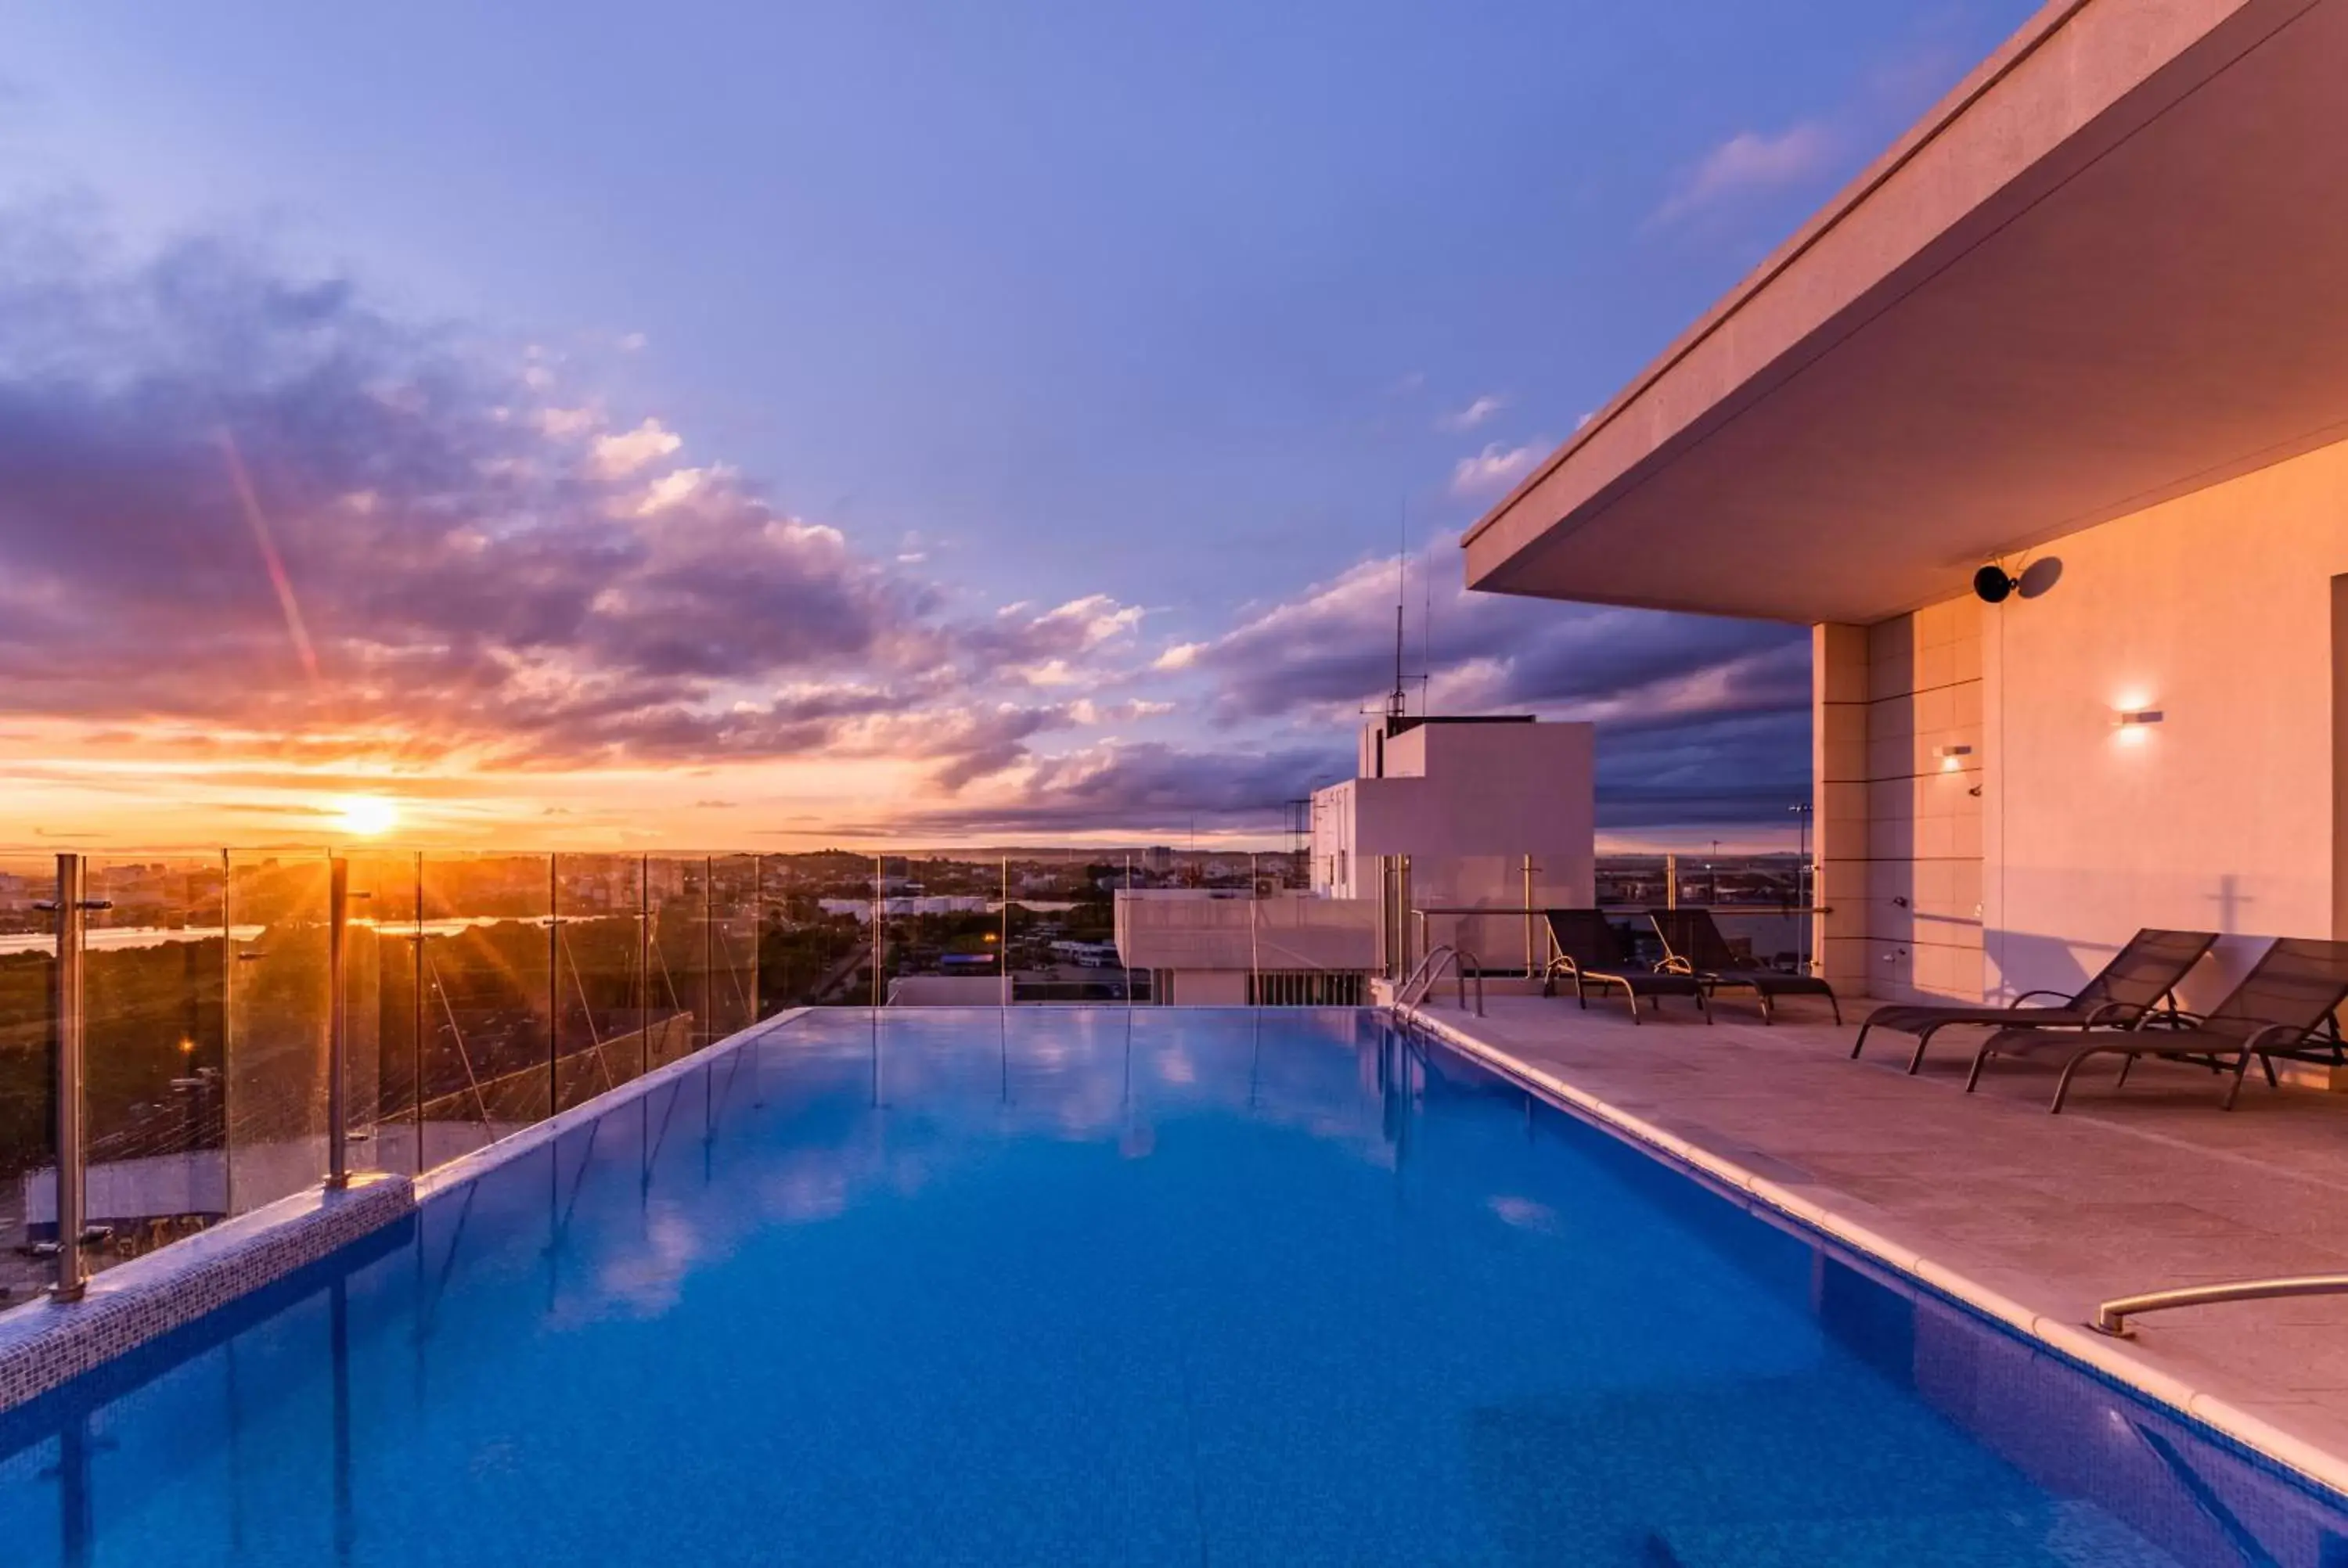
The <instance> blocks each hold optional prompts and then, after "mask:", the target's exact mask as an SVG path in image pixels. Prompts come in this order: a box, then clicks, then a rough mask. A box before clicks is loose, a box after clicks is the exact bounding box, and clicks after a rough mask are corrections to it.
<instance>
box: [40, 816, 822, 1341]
mask: <svg viewBox="0 0 2348 1568" xmlns="http://www.w3.org/2000/svg"><path fill="white" fill-rule="evenodd" d="M66 858H67V857H59V856H40V857H36V856H23V855H17V856H0V1305H5V1304H6V1303H9V1302H14V1301H18V1300H23V1299H25V1298H26V1297H27V1296H31V1295H33V1294H35V1293H36V1292H38V1291H39V1290H41V1289H43V1288H44V1287H46V1286H51V1285H53V1284H56V1283H57V1282H58V1281H59V1278H60V1264H61V1262H62V1261H64V1260H67V1259H68V1258H70V1259H71V1260H73V1262H74V1263H75V1265H77V1266H75V1267H71V1268H67V1269H66V1270H65V1273H66V1274H67V1276H80V1275H87V1274H89V1273H95V1272H98V1271H101V1270H103V1269H105V1268H106V1267H108V1266H111V1265H112V1264H114V1263H117V1262H118V1261H120V1260H122V1259H124V1258H129V1257H135V1256H137V1255H139V1254H141V1253H144V1252H147V1251H149V1250H151V1249H153V1248H154V1247H157V1246H160V1245H164V1244H166V1243H168V1242H170V1241H173V1240H175V1239H177V1238H179V1237H180V1236H183V1235H190V1234H192V1233H193V1232H196V1231H200V1230H201V1229H203V1228H204V1227H206V1226H208V1225H213V1224H216V1223H218V1222H219V1221H221V1220H222V1219H225V1218H227V1217H229V1216H231V1215H234V1214H243V1213H246V1212H249V1211H251V1210H252V1209H255V1208H259V1207H261V1206H262V1205H263V1204H268V1203H271V1202H273V1201H275V1200H277V1199H279V1198H283V1197H285V1196H287V1195H289V1194H294V1193H299V1192H303V1191H305V1190H309V1189H314V1188H315V1187H316V1186H318V1185H319V1184H321V1183H322V1182H324V1181H326V1180H328V1179H329V1176H330V1174H331V1173H332V1172H333V1171H334V1170H335V1166H336V1161H337V1158H338V1157H339V1159H340V1160H341V1162H342V1168H344V1169H345V1170H385V1171H395V1172H399V1173H407V1174H411V1175H412V1174H416V1173H422V1172H425V1171H428V1170H431V1169H433V1168H435V1167H436V1166H438V1165H441V1164H445V1163H448V1161H450V1160H453V1159H455V1158H457V1157H458V1156H460V1155H462V1154H465V1153H469V1152H470V1151H472V1150H475V1149H478V1148H480V1147H482V1146H484V1145H485V1144H487V1143H491V1142H493V1141H494V1140H496V1139H498V1138H499V1137H502V1136H504V1135H506V1134H507V1133H510V1132H514V1131H516V1130H518V1129H520V1128H523V1127H527V1126H530V1125H531V1124H532V1123H534V1122H540V1121H542V1120H544V1119H545V1118H546V1117H547V1116H549V1115H551V1114H552V1113H553V1112H558V1111H562V1110H566V1109H569V1108H570V1107H572V1106H575V1105H578V1104H581V1103H583V1102H586V1101H588V1100H591V1099H592V1098H593V1097H594V1096H596V1095H597V1094H600V1093H602V1092H604V1091H607V1090H610V1089H613V1088H615V1087H617V1086H619V1085H620V1084H623V1083H625V1082H627V1081H629V1080H630V1079H633V1078H635V1077H637V1076H639V1075H641V1074H643V1073H644V1072H645V1071H650V1070H651V1069H654V1068H656V1067H659V1066H661V1065H663V1064H664V1063H666V1062H671V1061H677V1060H678V1059H680V1058H682V1057H685V1056H687V1055H690V1054H691V1053H692V1052H694V1051H695V1050H700V1049H702V1048H704V1047H705V1046H708V1045H710V1044H713V1043H715V1042H716V1041H717V1040H723V1039H725V1038H726V1037H727V1036H729V1035H732V1034H736V1033H738V1032H739V1031H741V1030H744V1029H746V1028H747V1027H749V1026H750V1025H751V1024H753V1023H755V1022H756V1021H757V1020H759V1019H760V1018H762V1017H765V1016H767V1014H769V1013H771V1012H773V1011H774V1010H776V1009H778V1007H782V1006H788V1005H794V1004H796V1003H798V1002H800V1001H805V1000H812V999H816V996H815V993H817V992H819V991H820V990H822V989H825V981H826V979H827V977H828V976H829V973H830V971H831V970H832V969H834V968H836V967H837V964H838V960H839V958H840V957H841V956H842V955H843V954H844V953H846V952H847V951H849V950H850V949H853V948H859V947H860V944H859V943H858V942H856V941H855V940H854V939H853V938H851V937H850V930H851V929H852V928H854V927H855V922H853V921H850V922H848V923H847V926H846V927H837V926H835V927H830V928H829V929H827V928H826V927H825V924H824V922H823V920H822V919H821V918H820V917H819V918H818V919H816V920H814V921H812V922H810V923H809V924H808V927H807V928H806V929H805V930H798V929H794V928H793V926H792V924H791V921H790V918H789V917H790V915H791V912H792V909H793V897H794V895H795V893H796V891H797V890H798V888H799V886H801V884H802V883H803V882H804V880H805V878H804V877H802V876H799V875H798V874H797V871H796V869H794V868H787V867H786V866H784V865H783V861H785V860H787V859H788V857H768V856H754V855H726V856H642V855H547V854H540V855H462V854H439V853H433V854H416V853H394V852H376V851H367V852H353V853H350V854H348V855H342V856H337V855H332V854H329V853H328V852H326V851H324V850H279V851H268V852H262V851H242V850H238V851H232V852H223V853H215V854H209V855H193V856H191V855H186V854H145V855H136V854H133V855H106V856H74V857H70V859H71V860H72V861H73V862H74V863H75V864H76V866H77V870H78V875H79V876H80V879H81V882H82V886H83V897H82V899H81V900H80V901H79V903H80V907H79V908H78V909H77V911H76V912H75V917H74V919H73V920H72V922H71V923H70V928H68V927H67V925H66V924H65V923H63V922H62V920H61V917H60V915H59V913H58V912H57V908H56V905H57V899H58V888H59V886H60V884H59V877H60V875H61V869H62V867H61V861H62V860H64V859H66ZM768 876H774V877H775V878H776V882H777V885H776V886H774V887H771V888H770V887H769V886H767V877H768ZM818 914H819V912H818ZM768 948H773V949H774V951H775V953H776V956H777V957H778V958H780V959H782V960H783V966H782V972H781V973H780V974H779V975H777V976H775V977H772V979H771V980H770V979H769V978H768V977H767V976H766V975H764V974H763V973H762V967H763V960H764V958H765V956H766V953H767V949H768ZM61 949H69V950H70V951H71V952H73V953H74V954H75V955H76V956H77V960H78V969H79V973H80V977H81V981H80V989H79V1002H78V1006H77V1007H76V1008H73V1009H61V1007H60V999H61V998H60V989H59V982H58V973H59V968H58V954H59V952H60V950H61ZM338 952H339V955H340V957H339V963H338V964H337V962H336V961H335V955H336V954H337V953H338ZM68 1037H70V1038H71V1039H72V1040H73V1041H74V1046H75V1049H74V1051H73V1061H75V1062H76V1063H77V1072H78V1079H77V1081H78V1084H79V1092H78V1094H77V1097H76V1099H75V1101H74V1103H77V1105H78V1106H79V1110H80V1115H79V1125H78V1128H77V1132H75V1134H74V1136H75V1137H76V1138H77V1142H78V1149H79V1153H78V1157H77V1158H75V1159H71V1160H69V1161H68V1162H67V1166H68V1170H69V1173H74V1174H77V1175H78V1177H79V1181H78V1183H77V1186H78V1193H79V1204H78V1207H79V1210H80V1214H81V1216H82V1217H81V1223H80V1225H79V1226H78V1234H79V1243H78V1245H74V1243H73V1241H72V1239H71V1238H70V1237H69V1236H67V1235H62V1234H61V1230H60V1193H59V1181H58V1176H59V1159H58V1154H59V1147H60V1144H59V1138H60V1131H61V1122H60V1118H59V1116H58V1114H57V1107H58V1101H57V1093H56V1086H57V1083H58V1082H59V1081H60V1073H61V1071H63V1064H64V1062H65V1060H66V1054H65V1052H66V1042H67V1038H68ZM337 1054H339V1057H340V1061H341V1064H342V1068H343V1079H342V1083H343V1087H342V1099H341V1101H340V1102H339V1103H338V1102H336V1101H335V1099H334V1096H333V1083H334V1075H333V1067H334V1064H335V1058H336V1056H337ZM338 1150H339V1155H338ZM75 1185H76V1184H70V1183H69V1184H67V1193H66V1194H65V1198H66V1200H67V1203H68V1204H70V1203H71V1201H72V1198H73V1188H74V1186H75Z"/></svg>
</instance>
